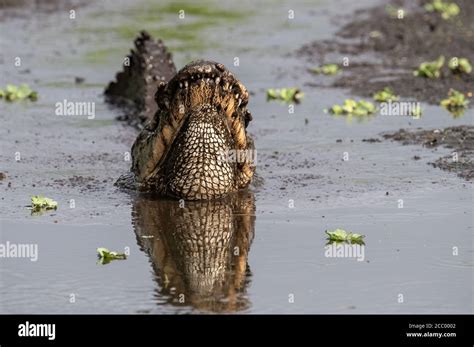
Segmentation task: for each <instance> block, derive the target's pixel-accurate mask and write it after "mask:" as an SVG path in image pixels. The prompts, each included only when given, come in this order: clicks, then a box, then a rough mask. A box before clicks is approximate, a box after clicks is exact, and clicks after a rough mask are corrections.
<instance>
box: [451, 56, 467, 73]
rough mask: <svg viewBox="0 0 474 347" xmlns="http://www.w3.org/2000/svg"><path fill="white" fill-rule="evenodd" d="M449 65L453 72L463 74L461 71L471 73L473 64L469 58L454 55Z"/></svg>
mask: <svg viewBox="0 0 474 347" xmlns="http://www.w3.org/2000/svg"><path fill="white" fill-rule="evenodd" d="M448 67H449V69H450V70H451V72H452V73H455V74H461V73H467V74H469V73H471V71H472V66H471V63H470V62H469V60H468V59H467V58H457V57H452V58H451V59H450V60H449V63H448Z"/></svg>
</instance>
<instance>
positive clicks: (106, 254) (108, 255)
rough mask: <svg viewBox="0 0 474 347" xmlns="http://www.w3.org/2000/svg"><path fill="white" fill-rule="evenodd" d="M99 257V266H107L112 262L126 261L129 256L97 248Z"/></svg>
mask: <svg viewBox="0 0 474 347" xmlns="http://www.w3.org/2000/svg"><path fill="white" fill-rule="evenodd" d="M97 256H98V257H99V261H98V263H99V264H102V265H105V264H108V263H110V262H111V261H112V260H125V259H127V255H126V254H125V253H117V252H112V251H109V250H108V249H107V248H104V247H99V248H97Z"/></svg>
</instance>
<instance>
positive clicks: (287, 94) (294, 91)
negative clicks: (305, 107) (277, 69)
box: [267, 88, 304, 103]
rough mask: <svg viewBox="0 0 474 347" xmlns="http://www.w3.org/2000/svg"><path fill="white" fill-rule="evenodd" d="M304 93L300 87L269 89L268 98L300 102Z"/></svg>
mask: <svg viewBox="0 0 474 347" xmlns="http://www.w3.org/2000/svg"><path fill="white" fill-rule="evenodd" d="M303 97H304V93H303V92H302V91H301V90H299V89H298V88H281V89H268V90H267V100H281V101H284V102H288V103H291V102H296V103H298V102H300V101H301V99H303Z"/></svg>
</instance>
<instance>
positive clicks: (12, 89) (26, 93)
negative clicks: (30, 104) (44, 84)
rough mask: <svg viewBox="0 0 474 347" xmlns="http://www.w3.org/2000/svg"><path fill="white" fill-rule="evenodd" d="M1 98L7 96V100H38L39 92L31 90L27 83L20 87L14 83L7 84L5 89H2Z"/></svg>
mask: <svg viewBox="0 0 474 347" xmlns="http://www.w3.org/2000/svg"><path fill="white" fill-rule="evenodd" d="M0 98H2V99H3V98H5V100H6V101H10V102H12V101H15V100H24V99H29V100H31V101H36V100H38V93H37V92H35V91H33V90H31V89H30V87H28V85H27V84H22V85H20V86H19V87H18V86H15V85H13V84H7V86H6V87H5V90H2V89H0Z"/></svg>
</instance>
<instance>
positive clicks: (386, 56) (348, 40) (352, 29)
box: [297, 0, 474, 104]
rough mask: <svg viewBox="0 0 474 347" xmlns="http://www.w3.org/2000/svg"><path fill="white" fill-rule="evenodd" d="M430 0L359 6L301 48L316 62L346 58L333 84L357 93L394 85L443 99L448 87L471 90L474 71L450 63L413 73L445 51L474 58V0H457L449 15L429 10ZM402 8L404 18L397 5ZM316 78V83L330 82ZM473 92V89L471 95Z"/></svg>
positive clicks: (403, 90)
mask: <svg viewBox="0 0 474 347" xmlns="http://www.w3.org/2000/svg"><path fill="white" fill-rule="evenodd" d="M427 2H428V1H416V2H414V1H402V0H398V1H390V2H389V3H388V4H383V5H380V6H377V7H373V8H370V9H368V10H361V11H357V12H356V13H355V15H354V16H352V17H351V18H353V19H352V20H351V21H350V22H349V23H347V24H346V25H344V26H343V27H342V28H341V29H340V30H339V31H338V32H337V34H336V37H335V38H334V39H331V40H324V41H316V42H313V43H310V44H307V45H305V46H303V47H302V48H301V49H299V50H298V51H297V54H298V55H299V56H301V57H305V58H307V59H308V60H309V61H311V63H312V64H313V65H320V64H327V63H338V64H341V66H342V62H343V58H344V57H347V58H348V59H349V60H348V61H349V65H348V66H344V67H343V73H342V74H340V75H338V76H336V77H335V78H334V79H332V82H330V85H331V86H333V87H344V88H350V89H351V91H352V92H353V93H355V94H359V95H363V96H371V95H372V94H373V93H374V92H376V91H378V90H381V89H383V88H384V87H386V86H390V87H391V88H392V89H394V90H395V91H396V93H398V94H400V95H401V96H403V97H408V98H411V99H413V98H414V99H416V100H418V101H426V102H428V103H432V104H439V102H440V100H441V99H444V98H445V97H446V95H447V93H448V90H449V88H454V89H456V90H458V91H461V92H463V93H464V94H466V93H469V92H472V84H473V82H474V79H473V75H472V73H471V74H461V75H454V74H452V73H451V72H450V71H449V69H448V68H447V66H446V65H447V64H446V63H445V65H444V67H443V69H442V70H441V77H440V78H436V79H427V78H421V77H415V76H413V70H415V69H416V68H417V67H418V66H419V65H420V64H421V63H422V62H424V61H432V60H435V59H436V58H438V57H439V56H441V55H444V56H445V58H446V59H447V60H448V59H450V58H451V57H465V58H468V59H469V60H470V61H471V62H472V61H474V45H472V41H473V38H474V21H473V20H472V19H473V18H474V2H472V1H470V0H457V1H455V2H456V4H458V5H459V8H460V13H459V14H458V15H457V16H455V17H452V18H451V19H449V20H445V19H443V18H442V17H441V15H440V14H439V13H437V12H427V11H426V10H425V9H424V4H426V3H427ZM400 8H402V9H403V10H404V12H403V18H398V13H397V10H398V9H400ZM321 81H324V79H322V78H318V77H315V78H314V82H311V83H308V84H309V85H312V86H327V83H326V85H324V84H323V83H322V82H321ZM470 95H472V94H470Z"/></svg>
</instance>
